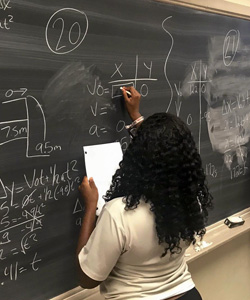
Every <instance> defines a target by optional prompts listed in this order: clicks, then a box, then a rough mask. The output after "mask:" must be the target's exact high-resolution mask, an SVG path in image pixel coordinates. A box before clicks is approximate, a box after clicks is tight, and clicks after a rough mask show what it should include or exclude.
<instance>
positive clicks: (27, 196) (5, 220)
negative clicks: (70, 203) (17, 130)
mask: <svg viewBox="0 0 250 300" xmlns="http://www.w3.org/2000/svg"><path fill="white" fill-rule="evenodd" d="M78 173H79V170H78V167H77V161H75V160H72V161H69V162H66V163H65V166H64V169H63V170H62V169H60V171H59V170H58V166H57V164H53V165H51V166H49V167H48V168H47V169H43V168H42V169H39V170H37V169H33V170H32V171H30V172H28V173H25V174H23V180H22V182H23V184H22V185H20V183H18V184H17V183H16V182H15V181H13V182H12V183H11V184H10V185H6V184H5V183H4V180H3V179H0V196H1V197H0V261H1V266H0V283H1V285H4V284H5V283H6V281H7V280H10V281H16V280H18V278H19V277H20V276H22V274H23V273H25V272H26V271H28V270H31V271H38V270H39V268H40V266H41V264H42V263H43V261H42V259H41V258H40V255H39V251H38V250H37V244H38V243H39V238H40V236H41V232H42V231H43V230H45V228H46V224H45V223H44V218H45V216H46V214H47V212H48V209H47V206H48V205H49V204H50V202H51V201H58V200H59V199H61V198H62V197H70V196H71V197H72V194H74V193H75V192H76V191H77V188H78V186H79V184H80V177H79V176H78ZM78 202H79V199H77V200H76V205H75V207H74V211H73V212H72V213H73V214H75V213H78V212H79V208H77V205H80V204H78ZM79 203H80V202H79ZM77 222H78V221H77ZM77 222H76V223H77ZM47 225H48V224H47Z"/></svg>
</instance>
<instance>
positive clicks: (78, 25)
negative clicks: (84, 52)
mask: <svg viewBox="0 0 250 300" xmlns="http://www.w3.org/2000/svg"><path fill="white" fill-rule="evenodd" d="M87 31H88V18H87V15H86V14H85V13H84V12H83V11H80V10H77V9H74V8H62V9H60V10H58V11H56V12H55V13H54V14H53V15H52V16H51V17H50V19H49V21H48V23H47V25H46V30H45V38H46V43H47V46H48V48H49V49H50V50H51V51H52V52H53V53H55V54H66V53H70V52H72V51H73V50H75V49H76V48H78V47H79V46H80V45H81V43H82V42H83V40H84V39H85V37H86V34H87Z"/></svg>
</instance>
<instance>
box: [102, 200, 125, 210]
mask: <svg viewBox="0 0 250 300" xmlns="http://www.w3.org/2000/svg"><path fill="white" fill-rule="evenodd" d="M125 205H126V203H125V202H124V200H123V197H118V198H114V199H112V200H110V201H108V202H106V203H105V205H104V208H105V209H106V210H108V211H109V212H110V213H111V214H113V213H118V212H123V211H124V209H125Z"/></svg>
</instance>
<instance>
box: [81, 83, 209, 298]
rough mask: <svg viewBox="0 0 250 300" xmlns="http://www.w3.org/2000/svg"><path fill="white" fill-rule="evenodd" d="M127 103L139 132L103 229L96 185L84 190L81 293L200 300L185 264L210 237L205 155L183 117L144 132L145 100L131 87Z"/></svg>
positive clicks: (154, 123) (157, 118)
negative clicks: (193, 249)
mask: <svg viewBox="0 0 250 300" xmlns="http://www.w3.org/2000/svg"><path fill="white" fill-rule="evenodd" d="M126 90H127V91H129V92H130V93H131V95H130V97H129V96H128V95H127V93H126ZM123 95H124V99H125V103H126V107H127V110H128V112H129V114H130V116H131V118H132V120H133V126H135V127H138V129H137V132H136V135H135V137H134V138H133V140H132V142H131V143H130V144H129V146H128V149H127V150H126V152H125V153H124V156H123V160H122V161H121V162H120V168H119V169H118V170H117V171H116V173H115V174H114V176H113V179H112V184H111V187H110V189H109V191H107V194H106V201H107V203H106V204H105V206H104V208H103V209H102V212H101V214H100V216H99V218H98V221H97V224H96V225H95V220H96V217H95V211H96V207H97V199H98V189H97V187H96V186H95V183H94V180H93V178H90V179H89V180H88V179H87V177H84V179H83V181H82V183H81V185H80V187H79V190H80V193H81V195H82V198H83V199H84V201H85V202H84V203H85V215H84V218H83V222H82V227H81V232H80V236H79V242H78V247H77V258H78V260H77V261H78V267H79V271H80V279H81V285H82V287H84V288H93V287H95V286H97V285H99V284H100V291H101V293H102V294H103V295H104V297H105V299H124V300H125V299H126V300H128V299H133V300H137V299H148V300H151V299H152V300H160V299H171V300H173V299H179V300H200V299H201V296H200V294H199V292H198V291H197V290H196V288H195V285H194V282H193V280H192V278H191V275H190V273H189V271H188V267H187V264H186V262H185V258H184V255H185V250H186V249H187V247H188V246H189V245H190V244H191V243H195V241H196V236H197V235H198V236H199V237H200V238H201V237H202V236H203V235H204V233H205V221H206V218H207V208H208V207H209V206H211V199H212V197H211V195H210V194H209V192H208V188H207V186H206V183H205V175H204V171H203V169H202V164H201V158H200V155H199V153H198V151H197V149H196V147H195V142H194V140H193V137H192V135H191V132H190V130H189V129H188V128H187V126H186V125H185V124H184V123H183V122H182V121H181V120H180V119H179V118H178V117H176V116H174V115H171V114H168V113H157V114H154V115H152V116H150V117H149V118H147V119H146V120H144V121H143V122H141V121H140V126H138V125H139V120H141V115H140V112H139V102H140V94H139V93H138V92H137V91H136V90H135V89H134V88H132V87H129V88H128V87H127V88H124V92H123ZM139 118H140V119H139ZM138 119H139V120H138ZM136 120H137V121H136ZM133 126H132V127H133ZM130 129H131V128H130Z"/></svg>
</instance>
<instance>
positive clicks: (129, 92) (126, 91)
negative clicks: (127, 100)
mask: <svg viewBox="0 0 250 300" xmlns="http://www.w3.org/2000/svg"><path fill="white" fill-rule="evenodd" d="M120 89H121V90H122V91H125V92H126V93H127V94H128V95H129V96H130V97H131V96H132V94H131V93H130V92H129V91H126V90H124V88H123V87H120Z"/></svg>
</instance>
